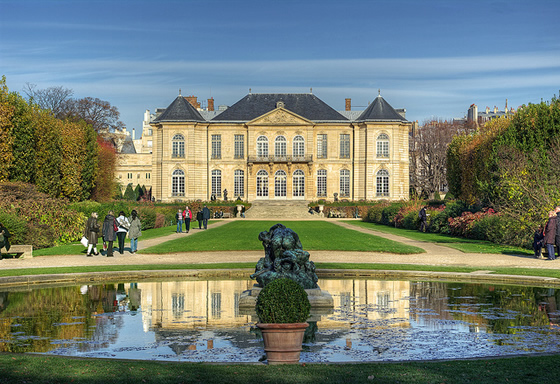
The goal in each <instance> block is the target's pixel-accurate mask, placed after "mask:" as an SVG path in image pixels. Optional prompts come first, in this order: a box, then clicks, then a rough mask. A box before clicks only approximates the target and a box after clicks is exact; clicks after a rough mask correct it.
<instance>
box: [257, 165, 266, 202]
mask: <svg viewBox="0 0 560 384" xmlns="http://www.w3.org/2000/svg"><path fill="white" fill-rule="evenodd" d="M257 197H268V172H267V171H265V170H264V169H261V170H260V171H258V172H257Z"/></svg>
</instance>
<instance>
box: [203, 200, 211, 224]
mask: <svg viewBox="0 0 560 384" xmlns="http://www.w3.org/2000/svg"><path fill="white" fill-rule="evenodd" d="M208 219H210V210H209V209H208V207H207V206H206V205H205V206H204V208H202V224H203V225H204V229H208Z"/></svg>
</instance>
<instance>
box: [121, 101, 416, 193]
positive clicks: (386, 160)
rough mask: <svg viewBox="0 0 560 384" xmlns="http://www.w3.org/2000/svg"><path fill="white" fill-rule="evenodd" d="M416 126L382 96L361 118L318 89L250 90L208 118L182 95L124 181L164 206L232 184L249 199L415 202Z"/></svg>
mask: <svg viewBox="0 0 560 384" xmlns="http://www.w3.org/2000/svg"><path fill="white" fill-rule="evenodd" d="M347 109H348V108H347ZM147 115H148V116H150V114H149V112H147ZM352 116H354V117H352ZM355 116H357V117H355ZM411 125H412V123H410V122H408V121H407V120H406V119H405V118H404V117H403V116H402V115H401V114H399V113H398V112H397V111H395V110H394V109H393V108H392V107H391V106H390V105H389V104H388V103H387V102H386V101H385V100H384V99H383V98H382V97H381V96H378V97H377V98H376V99H375V100H374V101H373V102H372V103H371V104H370V106H369V107H368V108H367V109H366V110H364V111H363V112H362V113H361V114H359V115H358V113H356V111H352V113H350V112H346V113H345V112H337V111H335V110H334V109H332V108H331V107H329V106H328V105H327V104H325V103H323V102H322V101H321V100H319V99H318V98H317V97H316V96H314V95H312V94H249V95H247V96H246V97H244V98H243V99H241V100H240V101H239V102H237V103H236V104H234V105H233V106H231V107H229V108H227V109H226V110H225V111H223V112H220V113H208V114H204V113H201V112H200V111H198V110H197V109H196V108H194V107H193V106H192V105H191V103H189V102H188V101H187V100H186V99H185V98H184V97H183V96H179V97H178V98H177V99H176V100H175V101H174V102H173V103H172V104H171V105H170V106H169V107H168V108H167V109H166V110H165V111H164V112H163V113H161V114H159V115H157V117H155V118H153V119H152V121H151V122H150V123H149V126H145V127H144V130H143V137H142V140H141V143H142V148H143V149H142V151H141V152H145V153H130V154H123V155H122V156H121V163H120V165H119V167H118V169H117V177H118V178H119V181H120V182H121V183H122V184H123V185H126V184H127V183H128V182H131V183H133V185H134V186H135V185H136V184H140V185H146V187H148V188H149V187H151V188H152V196H153V197H154V198H155V200H156V201H164V202H169V201H188V200H210V199H211V198H212V195H214V196H215V197H216V198H217V199H224V197H225V196H224V190H226V189H227V191H228V194H227V197H228V199H236V198H237V197H239V198H240V199H242V200H246V201H254V200H283V199H287V200H318V199H325V200H331V201H332V200H334V195H335V193H336V194H337V197H338V198H339V199H347V200H380V199H386V200H401V199H408V191H409V169H408V167H409V146H408V138H409V131H410V129H411ZM136 142H138V143H140V141H136ZM135 144H136V143H135ZM131 175H132V177H131V178H129V177H130V176H131Z"/></svg>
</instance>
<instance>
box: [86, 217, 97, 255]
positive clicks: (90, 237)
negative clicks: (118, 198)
mask: <svg viewBox="0 0 560 384" xmlns="http://www.w3.org/2000/svg"><path fill="white" fill-rule="evenodd" d="M99 229H100V228H99V223H98V222H97V212H92V213H91V216H90V217H89V218H88V219H87V221H86V227H85V229H84V237H85V238H86V239H87V241H88V248H87V253H86V256H87V257H92V256H93V255H95V256H97V255H99V252H97V238H98V237H99ZM92 249H93V255H92V253H91V251H92Z"/></svg>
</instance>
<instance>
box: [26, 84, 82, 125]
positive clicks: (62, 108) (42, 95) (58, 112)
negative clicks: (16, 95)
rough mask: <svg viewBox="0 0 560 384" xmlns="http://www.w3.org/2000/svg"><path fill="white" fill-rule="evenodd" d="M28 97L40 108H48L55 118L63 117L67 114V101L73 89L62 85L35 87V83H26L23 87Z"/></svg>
mask: <svg viewBox="0 0 560 384" xmlns="http://www.w3.org/2000/svg"><path fill="white" fill-rule="evenodd" d="M23 93H25V94H26V95H27V97H28V99H29V100H30V101H31V100H32V101H33V102H34V103H35V104H37V105H38V106H39V107H40V108H42V109H48V110H50V111H51V112H52V114H53V115H54V116H55V117H56V118H59V119H61V118H64V116H66V114H67V109H68V102H69V101H70V100H71V99H72V95H74V91H73V90H71V89H68V88H65V87H62V86H58V87H49V88H45V89H37V85H36V84H30V83H26V84H25V86H24V87H23Z"/></svg>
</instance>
